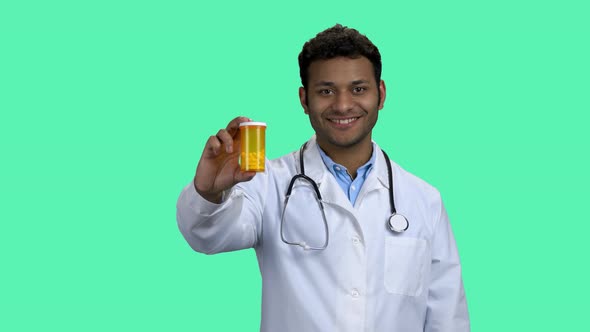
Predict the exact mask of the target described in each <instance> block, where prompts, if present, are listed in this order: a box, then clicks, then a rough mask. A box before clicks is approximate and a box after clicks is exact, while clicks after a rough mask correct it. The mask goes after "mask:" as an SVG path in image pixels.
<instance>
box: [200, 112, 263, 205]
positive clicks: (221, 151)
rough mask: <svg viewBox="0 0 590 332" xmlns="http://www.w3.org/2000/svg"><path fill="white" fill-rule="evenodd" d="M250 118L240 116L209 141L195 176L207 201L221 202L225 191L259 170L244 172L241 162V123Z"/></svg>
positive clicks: (246, 179) (247, 179)
mask: <svg viewBox="0 0 590 332" xmlns="http://www.w3.org/2000/svg"><path fill="white" fill-rule="evenodd" d="M248 121H251V120H250V119H248V118H246V117H242V116H241V117H237V118H235V119H233V120H232V121H231V122H230V123H229V124H228V125H227V127H226V128H225V129H220V130H219V131H218V132H217V135H214V136H211V137H209V139H208V140H207V143H206V144H205V149H204V150H203V154H202V155H201V159H200V160H199V164H198V166H197V172H196V174H195V179H194V185H195V189H196V190H197V192H198V193H199V194H200V195H201V196H202V197H203V198H205V199H206V200H208V201H210V202H214V203H219V202H221V195H222V193H223V191H224V190H227V189H230V188H231V187H233V186H234V185H236V184H237V183H239V182H244V181H250V180H252V178H253V177H254V176H255V175H256V172H242V171H241V170H240V164H239V158H240V128H239V126H240V123H242V122H248Z"/></svg>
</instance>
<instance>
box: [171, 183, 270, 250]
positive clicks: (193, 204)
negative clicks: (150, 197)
mask: <svg viewBox="0 0 590 332" xmlns="http://www.w3.org/2000/svg"><path fill="white" fill-rule="evenodd" d="M261 211H262V210H261V207H260V206H259V204H257V202H256V200H255V197H252V196H251V195H249V194H248V193H247V192H246V190H244V188H242V187H241V186H239V185H236V186H234V187H233V188H232V189H231V190H230V191H228V192H224V195H223V201H222V203H221V204H215V203H211V202H209V201H207V200H206V199H204V198H203V197H202V196H201V195H199V193H198V192H197V191H196V190H195V187H194V185H193V183H192V182H191V183H189V184H188V185H187V186H186V187H185V188H184V189H183V190H182V192H181V194H180V197H179V198H178V202H177V205H176V220H177V222H178V228H179V229H180V232H181V233H182V235H183V236H184V238H185V239H186V241H187V242H188V244H189V245H190V246H191V247H192V248H193V249H194V250H195V251H198V252H201V253H205V254H215V253H219V252H226V251H234V250H239V249H245V248H252V247H255V246H256V245H257V243H258V239H259V238H260V230H261V220H262V212H261Z"/></svg>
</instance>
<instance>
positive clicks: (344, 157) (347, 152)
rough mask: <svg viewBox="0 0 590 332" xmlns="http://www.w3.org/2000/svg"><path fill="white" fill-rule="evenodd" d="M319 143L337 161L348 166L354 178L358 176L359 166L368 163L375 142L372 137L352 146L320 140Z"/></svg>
mask: <svg viewBox="0 0 590 332" xmlns="http://www.w3.org/2000/svg"><path fill="white" fill-rule="evenodd" d="M317 143H318V145H319V146H320V148H322V150H323V151H324V152H325V153H326V154H327V155H328V157H330V158H331V159H332V160H333V161H334V162H335V163H337V164H340V165H342V166H344V167H346V169H347V170H348V173H349V174H350V176H352V178H353V179H354V178H356V171H357V170H358V168H359V167H361V166H362V165H364V164H366V163H367V161H369V159H371V155H372V154H373V143H372V142H371V140H370V139H368V140H367V141H366V142H361V143H359V144H355V145H353V146H350V147H340V146H334V145H332V144H330V143H326V142H320V141H318V142H317Z"/></svg>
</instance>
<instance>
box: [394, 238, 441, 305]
mask: <svg viewBox="0 0 590 332" xmlns="http://www.w3.org/2000/svg"><path fill="white" fill-rule="evenodd" d="M429 257H430V254H429V246H428V242H426V240H423V239H417V238H406V237H387V238H386V239H385V275H384V283H385V289H386V290H387V291H388V292H389V293H394V294H400V295H407V296H420V294H422V291H423V288H424V283H425V281H424V280H425V277H426V275H425V274H426V271H427V269H426V267H427V265H426V264H427V263H428V259H429Z"/></svg>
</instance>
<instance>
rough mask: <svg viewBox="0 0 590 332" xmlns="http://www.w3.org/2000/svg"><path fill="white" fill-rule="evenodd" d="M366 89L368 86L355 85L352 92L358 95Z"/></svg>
mask: <svg viewBox="0 0 590 332" xmlns="http://www.w3.org/2000/svg"><path fill="white" fill-rule="evenodd" d="M365 91H367V88H365V87H364V86H355V87H354V88H352V92H353V93H354V94H356V95H358V94H361V93H363V92H365Z"/></svg>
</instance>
